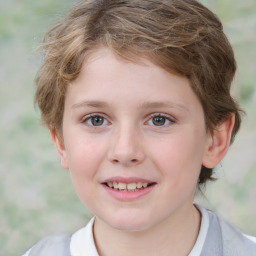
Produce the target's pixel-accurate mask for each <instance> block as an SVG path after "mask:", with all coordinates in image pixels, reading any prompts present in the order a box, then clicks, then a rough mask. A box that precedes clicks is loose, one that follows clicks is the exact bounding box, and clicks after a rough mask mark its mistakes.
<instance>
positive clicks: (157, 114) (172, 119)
mask: <svg viewBox="0 0 256 256" xmlns="http://www.w3.org/2000/svg"><path fill="white" fill-rule="evenodd" d="M154 117H162V118H165V122H166V120H167V121H169V124H164V125H159V126H158V125H153V126H155V127H166V126H169V125H171V124H173V123H175V120H174V118H171V117H170V116H169V115H166V114H163V113H154V114H151V115H150V118H149V119H148V121H147V123H148V122H149V121H150V120H152V119H153V118H154Z"/></svg>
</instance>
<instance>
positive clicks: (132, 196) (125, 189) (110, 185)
mask: <svg viewBox="0 0 256 256" xmlns="http://www.w3.org/2000/svg"><path fill="white" fill-rule="evenodd" d="M101 184H102V185H103V188H104V189H105V191H106V192H108V194H109V195H110V196H111V197H114V198H115V199H117V200H121V201H131V200H132V201H133V200H137V199H139V198H142V197H144V196H146V195H147V194H149V193H151V191H152V190H153V189H154V188H155V185H157V183H156V182H153V181H150V180H145V179H141V178H135V177H130V178H127V177H112V178H109V179H107V180H105V181H104V182H103V183H101Z"/></svg>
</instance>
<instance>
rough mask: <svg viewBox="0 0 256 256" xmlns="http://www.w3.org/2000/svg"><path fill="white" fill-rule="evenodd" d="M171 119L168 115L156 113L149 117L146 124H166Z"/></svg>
mask: <svg viewBox="0 0 256 256" xmlns="http://www.w3.org/2000/svg"><path fill="white" fill-rule="evenodd" d="M171 122H172V120H171V119H170V118H168V117H165V116H161V115H157V116H153V117H151V118H150V119H149V121H148V124H149V125H153V126H166V125H168V124H170V123H171Z"/></svg>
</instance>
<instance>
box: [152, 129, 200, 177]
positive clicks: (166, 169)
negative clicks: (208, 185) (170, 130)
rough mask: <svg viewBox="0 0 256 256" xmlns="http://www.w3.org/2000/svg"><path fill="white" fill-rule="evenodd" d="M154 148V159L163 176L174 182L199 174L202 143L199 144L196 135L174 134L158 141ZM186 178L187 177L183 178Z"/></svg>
mask: <svg viewBox="0 0 256 256" xmlns="http://www.w3.org/2000/svg"><path fill="white" fill-rule="evenodd" d="M154 148H155V149H156V150H155V152H154V160H155V164H156V165H157V166H158V168H159V169H160V170H161V171H162V172H163V174H164V175H165V176H170V177H169V178H170V179H172V180H173V181H174V182H175V179H173V178H174V177H176V178H177V179H180V178H184V176H186V177H190V178H193V177H194V176H195V178H196V176H197V175H198V174H199V172H200V169H201V164H202V157H203V145H202V144H201V145H199V143H198V140H197V139H196V136H195V135H194V134H193V135H191V134H189V135H186V133H180V134H176V135H175V136H173V137H170V138H169V139H166V140H161V141H158V143H156V144H155V146H154ZM185 179H186V180H188V179H187V178H185Z"/></svg>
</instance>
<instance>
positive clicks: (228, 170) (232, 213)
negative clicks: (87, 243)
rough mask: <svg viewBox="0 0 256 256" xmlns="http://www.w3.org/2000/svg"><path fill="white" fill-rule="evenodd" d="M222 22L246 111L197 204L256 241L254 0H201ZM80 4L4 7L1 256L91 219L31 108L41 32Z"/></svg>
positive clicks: (0, 29) (48, 1)
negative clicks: (214, 180)
mask: <svg viewBox="0 0 256 256" xmlns="http://www.w3.org/2000/svg"><path fill="white" fill-rule="evenodd" d="M201 2H203V3H204V4H206V6H208V7H209V8H210V9H211V10H213V11H214V12H216V13H217V14H218V16H219V17H220V18H221V20H222V21H223V25H224V28H225V31H226V33H227V35H228V38H229V39H230V41H231V44H232V46H233V48H234V51H235V55H236V58H237V62H238V72H237V77H236V79H235V82H234V90H233V93H234V95H235V97H236V98H237V99H238V100H239V101H240V103H241V105H242V107H243V108H244V109H245V110H246V111H247V116H246V117H244V122H243V127H242V129H241V131H240V132H239V134H238V135H237V138H236V140H235V143H234V144H233V145H232V146H231V148H230V152H229V154H228V156H227V157H226V158H225V159H224V161H223V162H222V164H221V165H220V166H218V167H217V168H216V177H217V178H218V181H216V182H214V183H212V184H209V185H208V186H207V188H206V189H205V193H204V195H199V196H197V198H196V201H197V202H199V203H201V204H203V205H204V206H206V207H208V208H210V209H212V210H214V211H216V212H218V213H219V214H220V215H222V216H224V217H225V218H226V219H228V220H229V221H230V222H232V223H234V224H236V225H237V226H238V227H239V228H240V229H242V231H244V232H245V233H247V234H250V235H254V236H256V221H255V216H256V85H255V82H256V0H243V1H233V0H208V1H207V0H202V1H201ZM74 3H75V1H70V0H44V1H34V0H8V1H5V0H0V113H1V117H0V256H7V255H8V256H12V255H13V256H14V255H21V254H22V253H24V251H26V250H27V249H28V248H29V247H30V246H31V245H33V244H34V243H35V242H36V241H38V240H39V239H40V238H42V237H43V236H45V235H47V234H52V233H55V232H56V231H58V232H60V231H68V232H74V231H75V230H77V229H78V228H80V227H82V226H83V225H85V224H86V223H87V221H88V219H89V218H90V213H89V212H88V211H87V210H86V209H85V207H84V206H83V205H82V203H80V201H79V200H78V198H77V196H76V194H75V192H74V190H73V187H72V184H71V181H70V177H69V173H68V172H67V171H65V170H62V169H61V167H60V163H59V159H58V157H57V153H56V152H55V149H54V147H53V144H52V142H51V140H50V135H49V132H48V131H47V130H46V129H44V128H42V127H41V126H40V120H39V111H38V110H36V109H35V108H34V107H33V97H34V92H35V86H34V81H33V79H34V76H35V73H36V71H37V69H38V67H39V65H40V62H41V56H40V55H39V54H38V53H37V51H36V48H37V46H38V44H39V43H40V41H41V39H42V37H43V34H44V32H45V31H46V30H47V28H49V27H50V26H51V25H52V24H53V23H54V21H55V20H57V19H58V18H59V17H60V16H61V15H63V13H65V12H66V11H67V10H68V9H69V8H70V7H71V5H73V4H74Z"/></svg>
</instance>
